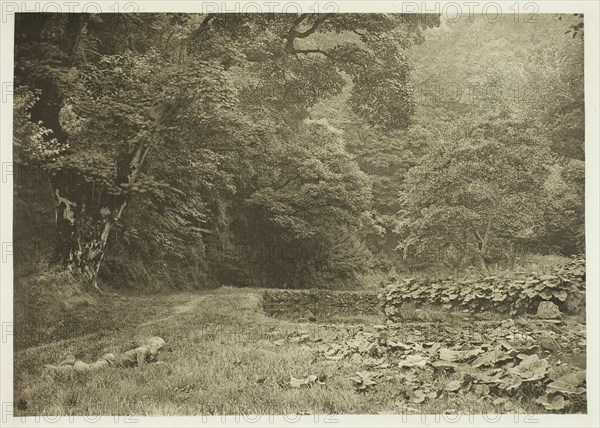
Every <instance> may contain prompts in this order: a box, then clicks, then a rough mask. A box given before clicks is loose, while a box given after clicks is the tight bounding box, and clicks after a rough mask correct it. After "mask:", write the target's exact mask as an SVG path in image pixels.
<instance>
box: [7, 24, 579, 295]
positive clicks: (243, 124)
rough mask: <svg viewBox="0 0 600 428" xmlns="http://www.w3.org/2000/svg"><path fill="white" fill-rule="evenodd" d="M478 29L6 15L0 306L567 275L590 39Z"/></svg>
mask: <svg viewBox="0 0 600 428" xmlns="http://www.w3.org/2000/svg"><path fill="white" fill-rule="evenodd" d="M488 21H489V20H488V19H486V18H485V17H483V16H475V19H474V21H473V22H468V20H467V19H466V18H465V19H461V20H459V21H458V22H448V21H447V20H443V19H442V20H440V17H439V16H437V15H384V14H381V15H380V14H358V15H354V14H343V15H342V14H340V15H332V14H324V15H298V16H296V15H244V14H228V15H194V14H122V15H121V14H106V15H104V14H99V15H78V14H69V15H66V14H65V15H59V14H20V15H17V21H16V35H15V88H16V94H15V98H14V159H15V161H16V163H17V173H16V176H15V189H14V191H15V198H14V241H15V257H14V260H15V293H17V294H19V292H20V291H19V290H25V289H28V288H29V287H28V284H29V285H31V284H35V286H36V287H39V286H40V284H42V285H43V284H46V283H57V282H61V281H62V282H64V281H65V278H67V277H68V281H71V280H72V279H75V280H76V281H82V282H83V283H89V284H91V285H92V286H99V287H100V288H102V289H104V288H115V289H121V290H124V289H128V288H135V289H145V290H150V289H154V290H164V289H172V288H212V287H217V286H219V285H233V286H250V287H277V288H355V287H365V286H366V287H371V286H380V285H382V284H384V283H386V282H387V281H388V280H389V279H390V278H394V277H395V276H397V275H420V274H427V275H430V276H445V275H449V274H453V275H457V276H469V275H481V274H482V273H484V274H487V273H488V272H489V271H499V270H518V269H519V268H520V267H523V266H526V265H528V264H532V263H535V264H537V265H543V264H544V263H546V262H547V261H548V260H550V262H552V260H553V259H560V260H563V259H561V257H563V256H570V255H572V254H576V253H582V252H583V251H584V244H585V239H584V207H585V204H584V87H583V58H584V57H583V18H582V16H580V15H537V16H535V19H533V20H532V21H531V22H523V17H520V19H519V18H515V17H512V16H510V17H502V18H501V19H499V20H498V21H497V22H488ZM65 275H66V276H65Z"/></svg>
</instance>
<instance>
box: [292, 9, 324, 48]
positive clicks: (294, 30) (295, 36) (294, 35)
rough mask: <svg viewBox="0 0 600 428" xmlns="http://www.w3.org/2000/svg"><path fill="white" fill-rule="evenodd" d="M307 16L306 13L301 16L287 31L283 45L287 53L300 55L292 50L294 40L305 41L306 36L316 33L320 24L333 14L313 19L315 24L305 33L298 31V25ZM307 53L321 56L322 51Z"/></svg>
mask: <svg viewBox="0 0 600 428" xmlns="http://www.w3.org/2000/svg"><path fill="white" fill-rule="evenodd" d="M308 16H309V15H308V14H306V13H303V14H301V15H300V16H298V18H296V20H295V21H294V23H293V25H292V28H290V31H289V33H288V36H287V42H286V44H285V49H286V50H287V51H288V52H289V53H301V52H296V51H297V50H296V49H295V48H294V40H295V39H305V38H307V37H308V36H310V35H311V34H313V33H314V32H315V31H317V29H318V28H319V27H320V26H321V24H323V23H324V22H325V21H326V20H327V19H329V18H330V17H332V16H333V14H332V13H326V14H323V15H319V16H318V17H317V18H316V19H315V22H313V24H312V26H311V27H310V28H309V29H308V30H306V31H298V25H300V24H301V23H302V22H303V21H304V20H305V19H306V18H307V17H308ZM307 53H321V54H322V53H323V51H320V52H307Z"/></svg>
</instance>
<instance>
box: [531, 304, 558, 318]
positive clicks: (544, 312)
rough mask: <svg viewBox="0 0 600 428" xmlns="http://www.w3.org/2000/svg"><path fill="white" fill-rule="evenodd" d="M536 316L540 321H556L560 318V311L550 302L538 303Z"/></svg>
mask: <svg viewBox="0 0 600 428" xmlns="http://www.w3.org/2000/svg"><path fill="white" fill-rule="evenodd" d="M536 316H537V317H538V318H542V319H557V318H560V317H561V316H562V314H561V312H560V309H558V306H556V305H555V304H554V303H552V302H547V301H544V302H540V304H539V306H538V310H537V314H536Z"/></svg>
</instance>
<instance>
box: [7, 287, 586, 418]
mask: <svg viewBox="0 0 600 428" xmlns="http://www.w3.org/2000/svg"><path fill="white" fill-rule="evenodd" d="M106 299H107V305H108V307H110V308H113V309H112V310H111V309H106V308H105V309H103V311H101V312H98V311H97V308H96V309H95V308H93V307H91V306H90V307H83V308H82V309H81V311H84V312H85V311H90V312H91V313H96V314H97V313H101V314H103V318H102V319H95V316H88V317H85V316H82V315H81V314H80V315H79V316H78V318H77V319H78V322H79V323H89V325H86V326H82V325H79V326H77V328H76V329H74V330H73V331H75V332H76V333H75V336H73V337H64V335H63V338H62V339H61V340H58V341H54V342H52V343H41V344H37V345H35V346H25V347H22V348H20V349H17V350H16V351H15V370H14V373H15V378H14V399H15V402H16V403H21V404H20V405H18V406H17V408H18V410H17V412H18V413H17V414H18V415H200V414H203V415H213V414H340V413H343V414H361V413H363V414H364V413H420V412H425V413H443V412H448V413H459V412H460V413H467V412H468V413H479V414H481V412H487V413H506V412H514V411H519V412H530V413H540V409H541V407H540V406H539V405H537V404H535V403H534V402H533V399H532V400H530V401H527V400H525V401H523V400H520V401H518V400H517V399H516V398H513V397H511V394H507V397H506V398H503V399H502V400H498V399H492V398H490V397H486V396H485V395H481V394H479V395H475V394H466V395H465V394H450V393H444V392H443V391H444V388H445V386H446V385H447V384H449V383H450V382H451V381H452V380H453V377H452V374H448V375H447V374H444V373H442V374H441V375H439V374H438V375H436V376H435V377H434V378H432V379H431V380H430V384H431V386H432V388H433V389H434V390H439V391H442V393H440V394H438V396H436V397H433V398H431V399H428V400H427V401H425V402H423V403H421V404H414V403H411V402H407V400H405V399H404V398H403V397H404V396H403V395H402V391H403V386H404V382H405V380H406V379H405V377H403V376H402V375H398V374H397V372H398V369H397V367H391V368H388V369H382V370H380V372H381V376H380V377H379V378H378V379H377V385H376V387H374V388H368V389H367V390H364V391H360V390H357V388H356V382H355V381H353V380H352V379H351V378H352V377H353V376H355V375H356V372H358V371H363V370H365V368H364V367H363V366H362V365H361V363H360V362H358V361H356V362H355V361H354V360H348V359H333V358H331V359H328V358H324V357H323V352H322V350H323V349H326V348H327V346H329V345H330V344H331V343H333V342H335V341H336V340H343V339H344V337H346V336H347V335H348V330H349V329H358V330H360V329H362V328H363V326H366V324H365V325H362V324H361V325H357V324H354V325H349V324H347V325H343V324H332V323H319V322H317V323H304V322H293V321H289V320H281V319H274V318H271V317H269V316H267V315H265V314H264V313H263V311H262V308H261V294H260V290H253V289H235V288H230V287H224V288H220V289H217V290H213V291H206V292H194V293H190V292H179V293H172V294H161V295H148V296H139V295H129V296H122V295H121V296H117V295H111V296H107V297H106ZM94 311H95V312H94ZM371 321H372V323H374V322H376V321H377V320H376V319H372V320H371ZM380 322H383V321H380ZM369 328H370V327H369ZM155 335H158V336H161V337H163V338H164V339H165V340H166V342H167V347H166V350H165V351H164V353H163V354H162V355H161V359H162V361H164V362H166V363H167V364H166V365H162V366H152V365H148V366H144V367H140V368H134V369H118V368H108V369H106V370H104V371H101V372H95V373H73V374H68V375H63V376H49V375H47V374H46V373H45V372H44V371H43V369H42V366H43V365H44V364H56V363H58V362H59V361H60V360H61V358H62V357H64V356H65V355H67V354H74V355H76V357H77V358H79V359H82V360H84V361H94V360H95V359H96V358H97V357H98V356H100V355H102V354H103V353H105V352H113V353H116V352H123V351H126V350H128V349H131V348H132V347H133V346H135V344H136V343H139V342H140V341H142V340H143V339H144V338H147V337H149V336H155ZM67 336H68V335H67ZM552 346H554V345H553V344H552V343H550V348H551V347H552ZM583 364H585V356H584V363H583ZM310 375H314V376H316V379H317V380H316V381H312V382H310V383H309V384H307V385H301V386H300V387H292V386H290V379H291V378H292V377H294V378H297V379H305V378H307V376H310ZM541 410H542V411H543V409H541Z"/></svg>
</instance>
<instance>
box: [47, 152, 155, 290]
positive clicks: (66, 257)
mask: <svg viewBox="0 0 600 428" xmlns="http://www.w3.org/2000/svg"><path fill="white" fill-rule="evenodd" d="M150 147H151V142H146V143H140V144H139V145H138V147H137V148H136V150H135V151H134V152H133V153H130V154H129V155H128V156H127V157H128V161H126V162H124V163H122V164H121V165H120V168H119V167H118V168H117V169H118V170H120V171H118V172H117V176H119V177H123V179H122V180H120V181H121V182H120V183H119V184H125V185H126V186H124V187H125V190H123V191H122V192H120V193H117V194H114V193H108V192H106V191H103V189H101V188H98V186H96V185H95V183H90V182H88V181H86V180H84V178H82V177H78V176H75V174H70V173H69V171H68V170H63V171H61V173H59V174H56V175H54V176H52V177H51V178H50V184H51V187H52V192H53V196H54V201H55V214H56V229H57V242H56V256H57V259H58V260H59V261H60V263H61V264H62V265H63V266H64V267H65V268H67V269H68V270H69V271H71V272H72V273H73V274H74V275H75V276H77V277H78V278H79V279H81V280H83V281H84V282H85V283H87V284H89V285H91V286H92V287H93V288H95V289H96V290H100V288H99V287H98V271H99V270H100V266H101V264H102V259H103V258H104V253H105V252H106V247H107V243H108V239H109V237H110V234H111V231H112V229H113V226H114V224H115V223H116V222H118V221H119V219H120V218H121V215H122V214H123V211H124V209H125V207H126V206H127V201H128V199H129V197H130V190H129V189H131V188H132V186H133V185H134V184H135V182H136V179H137V176H138V174H139V171H140V169H141V167H142V165H143V163H144V161H145V159H146V155H147V154H148V151H149V150H150Z"/></svg>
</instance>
